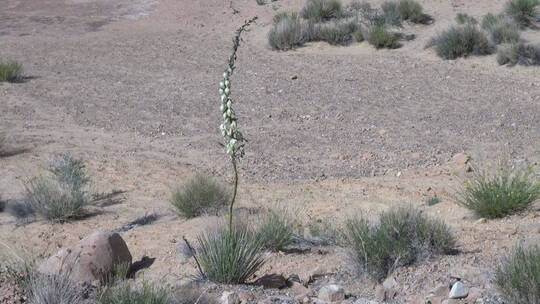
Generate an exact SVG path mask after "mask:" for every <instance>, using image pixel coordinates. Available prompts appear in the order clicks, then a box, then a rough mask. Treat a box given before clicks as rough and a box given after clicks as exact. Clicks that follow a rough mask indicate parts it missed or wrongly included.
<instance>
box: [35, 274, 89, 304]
mask: <svg viewBox="0 0 540 304" xmlns="http://www.w3.org/2000/svg"><path fill="white" fill-rule="evenodd" d="M29 294H30V297H29V298H30V301H29V302H30V303H32V304H50V303H57V304H68V303H69V304H82V303H84V298H83V295H82V291H81V290H80V288H79V287H78V286H77V285H76V284H75V283H73V282H72V281H71V280H70V279H69V274H68V273H61V274H59V275H36V276H35V277H34V278H33V279H32V280H31V282H30V286H29Z"/></svg>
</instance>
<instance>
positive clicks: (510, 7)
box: [505, 0, 540, 27]
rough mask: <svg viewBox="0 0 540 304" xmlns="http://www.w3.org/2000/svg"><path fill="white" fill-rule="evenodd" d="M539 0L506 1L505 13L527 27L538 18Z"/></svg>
mask: <svg viewBox="0 0 540 304" xmlns="http://www.w3.org/2000/svg"><path fill="white" fill-rule="evenodd" d="M539 4H540V2H539V0H510V1H508V2H507V3H506V7H505V13H506V14H507V15H508V16H510V17H512V18H513V19H514V20H515V21H516V23H518V24H519V25H521V26H522V27H527V26H530V25H531V24H532V22H533V21H534V20H535V19H536V18H538V14H539V12H538V8H537V7H538V5H539Z"/></svg>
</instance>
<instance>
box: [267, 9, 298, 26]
mask: <svg viewBox="0 0 540 304" xmlns="http://www.w3.org/2000/svg"><path fill="white" fill-rule="evenodd" d="M284 19H299V16H298V13H297V12H280V13H277V14H276V15H274V18H273V19H272V20H273V21H274V24H278V23H279V22H280V21H281V20H284Z"/></svg>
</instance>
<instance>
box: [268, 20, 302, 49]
mask: <svg viewBox="0 0 540 304" xmlns="http://www.w3.org/2000/svg"><path fill="white" fill-rule="evenodd" d="M277 16H278V15H276V17H277ZM276 17H274V21H275V24H274V27H272V29H271V30H270V32H269V33H268V44H269V45H270V47H272V48H273V49H275V50H290V49H294V48H296V47H299V46H302V45H303V44H304V43H305V42H306V36H305V34H306V33H305V32H304V31H305V29H304V25H303V23H302V21H301V20H300V19H299V18H298V16H297V15H279V17H277V18H276ZM276 19H277V20H276ZM276 21H277V22H276Z"/></svg>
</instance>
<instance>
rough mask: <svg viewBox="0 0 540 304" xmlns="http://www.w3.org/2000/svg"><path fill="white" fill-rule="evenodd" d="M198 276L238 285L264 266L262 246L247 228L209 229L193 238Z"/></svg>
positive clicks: (244, 226)
mask: <svg viewBox="0 0 540 304" xmlns="http://www.w3.org/2000/svg"><path fill="white" fill-rule="evenodd" d="M197 243H198V244H197V245H198V246H197V248H196V253H195V256H196V258H197V260H198V261H199V263H200V265H201V268H202V269H201V270H202V273H201V276H202V277H203V278H205V279H208V280H210V281H213V282H218V283H225V284H242V283H245V282H246V281H247V280H249V278H251V277H252V276H253V274H255V272H256V271H257V270H259V268H260V267H261V266H262V265H263V264H264V262H265V259H264V255H263V249H264V246H265V243H264V241H263V240H262V239H260V238H259V237H258V234H257V233H255V232H254V231H252V230H251V229H250V228H249V227H248V226H247V225H240V224H238V225H235V226H234V227H233V228H232V230H229V229H225V228H224V227H221V226H220V227H217V228H216V229H210V230H209V231H207V232H205V233H203V234H202V235H201V236H199V237H198V239H197Z"/></svg>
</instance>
